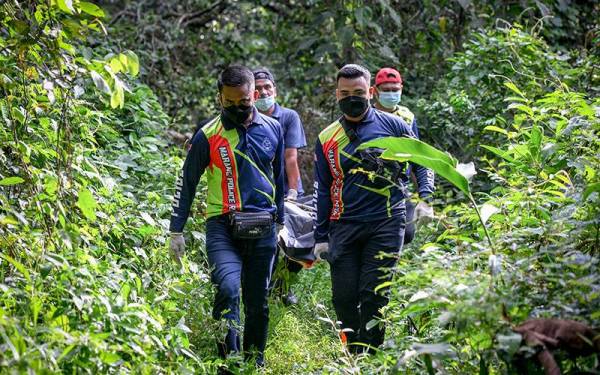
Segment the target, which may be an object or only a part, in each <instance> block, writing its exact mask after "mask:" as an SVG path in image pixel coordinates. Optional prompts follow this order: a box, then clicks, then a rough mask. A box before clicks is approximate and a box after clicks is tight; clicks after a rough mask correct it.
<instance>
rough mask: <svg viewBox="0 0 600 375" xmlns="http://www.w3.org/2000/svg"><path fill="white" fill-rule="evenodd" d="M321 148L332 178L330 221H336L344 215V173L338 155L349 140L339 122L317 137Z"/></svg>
mask: <svg viewBox="0 0 600 375" xmlns="http://www.w3.org/2000/svg"><path fill="white" fill-rule="evenodd" d="M319 138H320V141H321V144H322V146H323V155H325V159H326V160H327V164H328V165H329V171H330V172H331V176H332V177H333V181H332V183H331V187H330V189H329V193H330V196H331V203H332V206H331V213H330V215H329V218H330V220H338V219H339V218H340V216H341V215H342V213H344V201H343V199H342V191H343V190H344V171H343V170H342V165H341V162H340V153H341V152H343V151H342V150H343V148H344V147H346V146H347V145H348V143H349V142H350V140H349V139H348V136H347V135H346V132H344V128H343V127H342V124H340V122H339V121H336V122H334V123H333V124H331V125H330V126H328V127H327V128H326V129H325V130H324V131H323V132H322V133H321V134H320V135H319Z"/></svg>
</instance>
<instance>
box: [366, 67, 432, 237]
mask: <svg viewBox="0 0 600 375" xmlns="http://www.w3.org/2000/svg"><path fill="white" fill-rule="evenodd" d="M402 87H403V84H402V76H401V75H400V72H398V71H397V70H396V69H394V68H381V69H380V70H379V71H378V72H377V75H375V86H374V88H373V94H374V98H375V104H374V107H375V108H377V109H378V110H380V111H384V112H388V113H391V114H394V115H396V116H399V117H400V118H401V119H402V120H404V121H405V122H406V123H407V124H409V125H410V126H411V128H412V131H413V133H415V135H416V136H417V138H418V137H419V129H418V128H417V120H416V119H415V115H414V114H413V113H412V112H411V111H410V109H408V108H406V107H405V106H402V105H399V104H398V103H400V99H401V98H402ZM410 177H411V171H410V169H408V170H407V171H406V179H405V182H408V181H409V179H410ZM412 181H413V183H415V178H414V176H413V178H412ZM432 218H433V209H432V208H431V207H430V206H429V205H427V204H426V203H425V202H420V203H418V204H417V205H416V206H415V204H414V203H412V202H411V201H410V200H409V199H407V200H406V228H405V231H404V244H405V245H406V244H409V243H410V242H411V241H412V240H413V238H414V237H415V229H416V228H415V221H421V220H423V221H426V220H428V219H432Z"/></svg>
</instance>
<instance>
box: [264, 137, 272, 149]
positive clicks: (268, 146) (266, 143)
mask: <svg viewBox="0 0 600 375" xmlns="http://www.w3.org/2000/svg"><path fill="white" fill-rule="evenodd" d="M262 146H263V148H264V149H265V151H271V149H272V148H273V144H271V141H270V140H269V138H265V139H263V142H262Z"/></svg>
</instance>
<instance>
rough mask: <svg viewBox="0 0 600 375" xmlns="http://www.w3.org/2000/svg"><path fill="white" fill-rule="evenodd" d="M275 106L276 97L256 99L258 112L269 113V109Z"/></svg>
mask: <svg viewBox="0 0 600 375" xmlns="http://www.w3.org/2000/svg"><path fill="white" fill-rule="evenodd" d="M273 104H275V97H274V96H267V97H266V98H260V99H256V102H255V103H254V105H255V106H256V108H258V110H259V111H261V112H266V111H268V110H269V108H271V107H272V106H273Z"/></svg>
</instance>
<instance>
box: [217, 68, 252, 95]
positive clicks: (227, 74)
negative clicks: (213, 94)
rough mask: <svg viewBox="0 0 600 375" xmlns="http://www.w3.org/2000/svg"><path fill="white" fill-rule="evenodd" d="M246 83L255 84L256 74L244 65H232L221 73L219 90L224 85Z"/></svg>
mask: <svg viewBox="0 0 600 375" xmlns="http://www.w3.org/2000/svg"><path fill="white" fill-rule="evenodd" d="M244 85H254V74H252V71H251V70H250V69H248V68H246V67H245V66H243V65H230V66H228V67H227V68H225V70H223V71H222V72H221V74H220V75H219V80H218V81H217V87H218V88H219V92H221V91H222V90H223V86H229V87H240V86H244Z"/></svg>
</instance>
